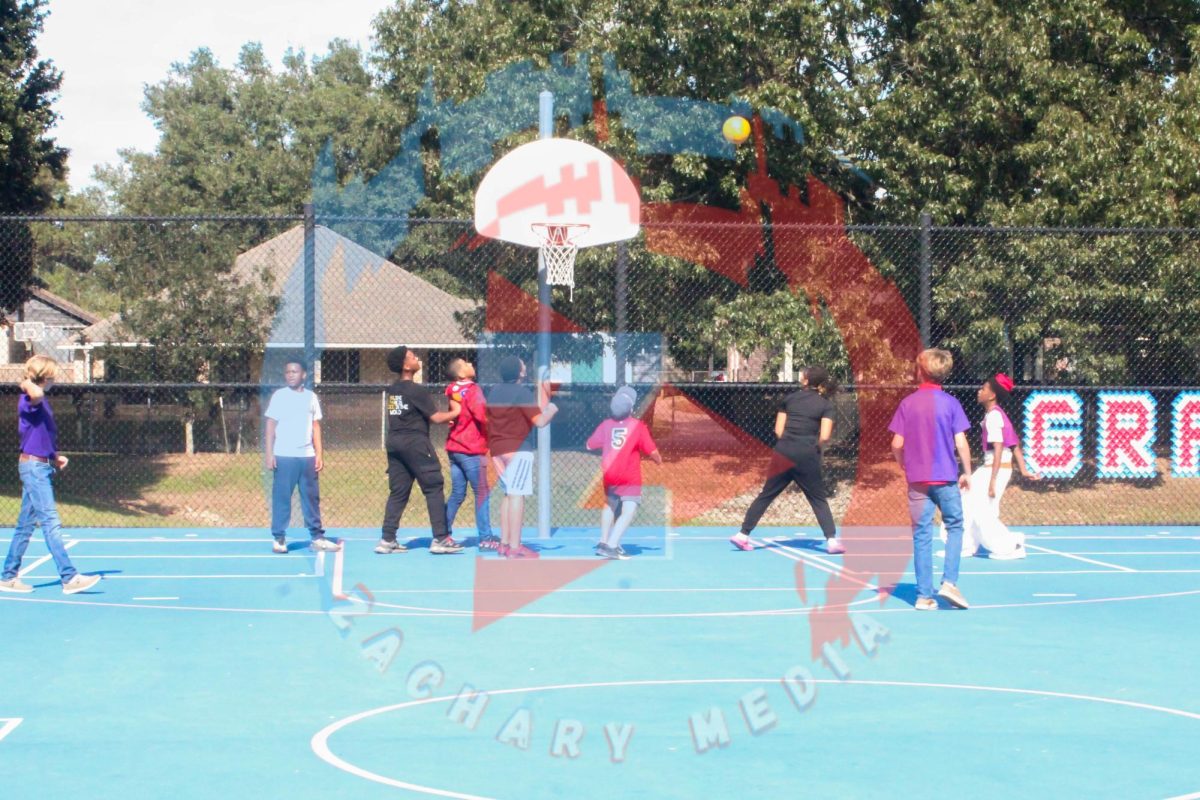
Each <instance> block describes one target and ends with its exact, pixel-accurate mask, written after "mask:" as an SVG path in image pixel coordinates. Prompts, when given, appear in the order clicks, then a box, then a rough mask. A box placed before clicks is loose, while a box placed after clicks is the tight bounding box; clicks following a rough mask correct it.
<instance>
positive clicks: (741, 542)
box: [729, 534, 754, 550]
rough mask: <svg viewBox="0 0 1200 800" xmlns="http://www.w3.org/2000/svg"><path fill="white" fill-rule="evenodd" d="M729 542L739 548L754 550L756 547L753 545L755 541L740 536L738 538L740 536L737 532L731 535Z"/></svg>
mask: <svg viewBox="0 0 1200 800" xmlns="http://www.w3.org/2000/svg"><path fill="white" fill-rule="evenodd" d="M729 543H730V544H732V545H733V546H734V547H736V548H737V549H738V550H753V549H754V545H753V543H751V541H750V540H749V539H740V538H738V536H737V535H736V534H735V535H733V536H730V537H729Z"/></svg>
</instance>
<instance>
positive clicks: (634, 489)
mask: <svg viewBox="0 0 1200 800" xmlns="http://www.w3.org/2000/svg"><path fill="white" fill-rule="evenodd" d="M604 498H605V502H607V503H608V507H609V508H611V509H612V511H613V513H614V514H620V513H621V503H622V502H625V503H640V502H642V487H641V486H605V487H604Z"/></svg>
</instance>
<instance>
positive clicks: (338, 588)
mask: <svg viewBox="0 0 1200 800" xmlns="http://www.w3.org/2000/svg"><path fill="white" fill-rule="evenodd" d="M345 549H346V548H344V547H343V548H342V549H341V550H338V551H336V552H335V553H334V554H333V579H332V581H331V582H330V594H332V595H333V599H334V600H344V599H346V595H345V593H344V592H343V591H342V565H343V562H344V559H345V557H344V556H343V551H344V550H345ZM322 555H324V553H322Z"/></svg>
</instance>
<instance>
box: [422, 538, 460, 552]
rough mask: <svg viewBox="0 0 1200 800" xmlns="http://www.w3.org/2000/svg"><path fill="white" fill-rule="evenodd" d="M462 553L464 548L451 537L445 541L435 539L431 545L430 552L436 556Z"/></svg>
mask: <svg viewBox="0 0 1200 800" xmlns="http://www.w3.org/2000/svg"><path fill="white" fill-rule="evenodd" d="M462 551H463V546H462V545H461V544H459V543H458V542H456V541H454V540H453V539H452V538H450V537H449V536H447V537H446V538H445V539H434V540H433V541H432V542H430V543H429V552H431V553H433V554H435V555H449V554H450V553H461V552H462Z"/></svg>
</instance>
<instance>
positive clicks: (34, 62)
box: [0, 0, 67, 311]
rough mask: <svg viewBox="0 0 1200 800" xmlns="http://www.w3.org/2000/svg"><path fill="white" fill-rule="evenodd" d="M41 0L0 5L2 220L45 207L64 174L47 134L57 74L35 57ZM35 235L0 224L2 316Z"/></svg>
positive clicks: (26, 277) (26, 281)
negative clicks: (8, 216) (3, 217)
mask: <svg viewBox="0 0 1200 800" xmlns="http://www.w3.org/2000/svg"><path fill="white" fill-rule="evenodd" d="M45 5H46V3H45V2H44V0H0V214H38V213H41V212H42V211H44V210H46V209H47V208H49V207H50V206H51V205H52V203H53V202H54V200H55V196H54V195H55V192H56V191H59V190H60V189H61V183H62V181H63V180H64V179H65V177H66V173H67V151H66V149H64V148H62V147H59V146H58V144H57V143H56V142H55V140H54V138H53V137H52V136H50V129H51V128H52V127H54V123H55V121H56V120H57V118H58V115H57V114H56V113H55V112H54V109H53V107H52V105H53V102H54V100H55V98H56V96H57V94H58V89H59V85H60V84H61V82H62V76H61V74H60V73H59V72H58V70H57V69H55V68H54V65H53V64H52V63H51V62H50V61H46V60H44V59H39V58H38V51H37V45H36V42H35V40H36V39H37V36H38V34H39V33H41V31H42V22H43V20H44V19H45V16H46V13H47V12H46V10H45ZM33 254H34V239H33V234H32V233H31V231H30V230H29V228H28V226H27V225H24V224H22V223H16V222H6V221H3V220H0V310H3V311H12V310H14V309H16V308H17V307H18V306H19V305H20V304H21V303H22V302H24V300H25V299H26V297H27V296H28V291H27V290H28V287H29V285H30V283H31V282H32V280H33Z"/></svg>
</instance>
